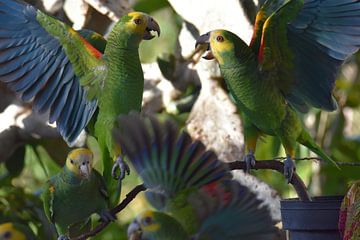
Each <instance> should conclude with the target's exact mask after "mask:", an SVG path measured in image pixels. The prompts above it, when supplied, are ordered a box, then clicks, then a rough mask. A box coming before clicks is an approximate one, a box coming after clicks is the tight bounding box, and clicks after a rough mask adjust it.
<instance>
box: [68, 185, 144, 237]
mask: <svg viewBox="0 0 360 240" xmlns="http://www.w3.org/2000/svg"><path fill="white" fill-rule="evenodd" d="M145 190H146V187H145V186H144V184H140V185H137V186H136V187H135V188H134V189H133V190H131V191H130V192H129V193H128V194H126V197H125V199H124V200H123V201H122V202H121V203H120V204H119V205H117V206H116V207H114V208H113V209H111V210H110V213H111V214H113V215H114V216H115V215H116V214H117V213H119V212H120V211H121V210H123V209H124V208H125V207H126V206H127V205H128V204H129V203H130V202H131V201H132V200H133V199H134V198H135V197H136V195H138V194H139V193H140V192H142V191H145ZM109 223H110V222H103V223H100V224H99V225H97V226H96V227H95V228H94V229H93V230H91V231H90V232H86V233H84V234H82V235H80V236H77V237H74V238H71V240H85V239H87V238H89V237H93V236H95V235H97V234H98V233H100V232H101V231H102V230H103V229H104V228H105V227H106V226H107V225H108V224H109Z"/></svg>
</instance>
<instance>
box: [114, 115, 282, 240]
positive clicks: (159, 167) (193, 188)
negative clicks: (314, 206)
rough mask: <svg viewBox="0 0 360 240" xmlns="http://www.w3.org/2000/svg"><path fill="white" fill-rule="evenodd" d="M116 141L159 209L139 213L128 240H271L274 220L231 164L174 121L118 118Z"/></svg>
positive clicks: (129, 230) (131, 227)
mask: <svg viewBox="0 0 360 240" xmlns="http://www.w3.org/2000/svg"><path fill="white" fill-rule="evenodd" d="M118 123H119V126H120V128H119V129H117V128H115V129H114V138H115V141H116V142H117V143H119V145H120V146H121V148H122V149H123V151H124V154H125V155H126V156H127V157H128V158H129V160H130V162H131V163H132V165H133V166H134V168H135V170H136V172H137V173H138V174H139V176H140V177H141V178H142V180H143V181H144V185H145V186H146V188H147V189H148V190H147V192H145V195H146V197H147V199H148V200H149V202H150V203H151V204H152V205H153V206H154V207H155V208H156V209H157V210H156V211H145V212H143V213H142V214H140V215H139V216H138V217H137V218H136V219H135V220H134V221H133V222H132V223H131V224H130V226H129V228H128V237H129V239H147V240H155V239H156V240H162V239H163V240H167V239H173V240H176V239H179V240H185V239H189V240H190V239H204V240H205V239H224V240H228V239H234V240H235V239H249V240H256V239H262V240H265V239H272V237H273V234H274V232H275V228H274V222H273V221H272V218H271V216H270V213H269V211H268V209H267V208H266V207H265V206H261V201H260V200H258V199H257V198H256V196H255V194H254V193H252V192H251V191H250V190H249V189H248V188H247V187H245V186H242V185H240V183H239V182H237V181H235V180H232V179H231V173H230V171H229V170H228V168H227V165H226V164H225V163H223V162H221V161H220V160H218V159H217V156H216V154H215V153H214V152H212V151H206V150H205V146H204V145H203V144H202V143H201V142H200V141H192V140H191V137H190V136H189V135H188V134H187V133H186V132H182V133H181V134H179V132H178V130H177V128H176V127H175V125H174V124H172V123H171V122H170V121H166V122H165V123H163V124H161V123H159V122H158V121H157V120H156V119H155V118H153V117H149V118H141V117H140V116H139V115H137V114H132V113H131V114H130V115H128V116H121V117H119V121H118Z"/></svg>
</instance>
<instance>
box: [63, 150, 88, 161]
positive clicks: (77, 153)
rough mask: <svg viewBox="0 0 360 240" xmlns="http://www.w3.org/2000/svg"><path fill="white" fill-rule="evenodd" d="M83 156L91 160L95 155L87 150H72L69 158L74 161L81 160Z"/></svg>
mask: <svg viewBox="0 0 360 240" xmlns="http://www.w3.org/2000/svg"><path fill="white" fill-rule="evenodd" d="M81 156H87V157H88V158H89V159H90V160H91V159H92V157H93V153H92V152H91V151H90V150H89V149H87V148H77V149H74V150H72V151H71V152H70V153H69V154H68V158H71V159H74V160H77V159H80V158H81Z"/></svg>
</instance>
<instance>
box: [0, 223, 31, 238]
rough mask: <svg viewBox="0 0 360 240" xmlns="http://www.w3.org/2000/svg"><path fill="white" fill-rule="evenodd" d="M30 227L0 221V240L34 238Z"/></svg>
mask: <svg viewBox="0 0 360 240" xmlns="http://www.w3.org/2000/svg"><path fill="white" fill-rule="evenodd" d="M35 239H36V238H35V235H34V233H33V232H32V231H31V230H30V228H29V227H28V226H26V225H23V224H21V223H12V222H6V223H0V240H35Z"/></svg>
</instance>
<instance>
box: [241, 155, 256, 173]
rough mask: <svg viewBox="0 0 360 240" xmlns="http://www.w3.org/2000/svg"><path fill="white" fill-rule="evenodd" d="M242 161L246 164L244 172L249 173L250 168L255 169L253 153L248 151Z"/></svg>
mask: <svg viewBox="0 0 360 240" xmlns="http://www.w3.org/2000/svg"><path fill="white" fill-rule="evenodd" d="M244 161H245V164H246V169H244V171H245V172H246V173H250V170H251V168H253V167H255V163H256V160H255V156H254V153H253V151H251V150H250V151H249V153H248V154H246V155H245V157H244Z"/></svg>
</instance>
